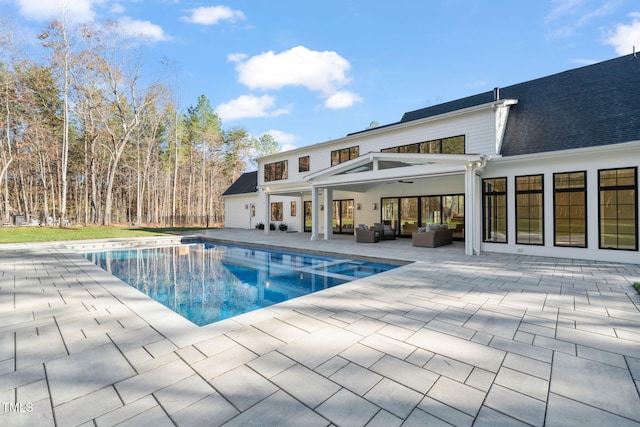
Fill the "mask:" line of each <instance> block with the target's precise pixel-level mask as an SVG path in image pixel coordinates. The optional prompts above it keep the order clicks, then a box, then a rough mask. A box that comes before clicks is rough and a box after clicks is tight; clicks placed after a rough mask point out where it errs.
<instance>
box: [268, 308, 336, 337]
mask: <svg viewBox="0 0 640 427" xmlns="http://www.w3.org/2000/svg"><path fill="white" fill-rule="evenodd" d="M277 319H278V320H280V321H282V322H284V323H286V324H288V325H291V326H295V327H296V328H298V329H302V330H303V331H306V332H313V331H316V330H318V329H321V328H324V327H325V326H327V324H326V323H325V322H322V321H320V320H317V319H314V318H313V317H309V316H305V315H304V314H300V313H296V312H293V313H290V314H285V315H283V316H279V317H277Z"/></svg>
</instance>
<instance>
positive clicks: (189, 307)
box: [82, 242, 397, 326]
mask: <svg viewBox="0 0 640 427" xmlns="http://www.w3.org/2000/svg"><path fill="white" fill-rule="evenodd" d="M82 255H83V256H84V257H86V258H87V259H89V260H90V261H92V262H94V263H95V264H96V265H98V266H99V267H101V268H103V269H104V270H106V271H108V272H109V273H111V274H113V275H114V276H116V277H118V278H119V279H120V280H122V281H124V282H125V283H128V284H129V285H131V286H133V287H135V288H136V289H138V290H140V291H142V292H144V293H145V294H147V295H148V296H149V297H151V298H153V299H155V300H156V301H158V302H160V303H162V304H163V305H165V306H167V307H169V308H170V309H172V310H173V311H175V312H176V313H178V314H180V315H181V316H183V317H185V318H187V319H189V320H190V321H191V322H193V323H195V324H196V325H198V326H204V325H208V324H210V323H213V322H217V321H219V320H223V319H227V318H230V317H233V316H237V315H239V314H242V313H246V312H249V311H252V310H256V309H259V308H263V307H268V306H270V305H273V304H277V303H279V302H282V301H287V300H289V299H292V298H296V297H299V296H302V295H307V294H309V293H312V292H317V291H319V290H322V289H326V288H330V287H333V286H336V285H340V284H342V283H346V282H349V281H352V280H356V279H359V278H362V277H367V276H370V275H372V274H377V273H380V272H383V271H387V270H390V269H393V268H395V267H397V266H396V265H389V264H381V263H374V262H369V261H358V260H350V259H345V258H333V257H327V256H318V255H309V254H303V253H296V252H289V251H279V250H273V249H263V248H255V247H248V246H236V245H228V244H220V243H208V242H207V243H202V242H201V243H190V244H182V245H178V246H169V247H155V248H133V249H121V250H110V251H100V252H88V253H83V254H82Z"/></svg>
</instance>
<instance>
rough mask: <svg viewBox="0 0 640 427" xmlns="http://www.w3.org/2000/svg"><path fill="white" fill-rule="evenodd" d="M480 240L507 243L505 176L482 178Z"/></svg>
mask: <svg viewBox="0 0 640 427" xmlns="http://www.w3.org/2000/svg"><path fill="white" fill-rule="evenodd" d="M482 201H483V203H482V221H483V227H482V240H483V241H484V242H494V243H507V178H489V179H483V180H482Z"/></svg>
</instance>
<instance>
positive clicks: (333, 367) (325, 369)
mask: <svg viewBox="0 0 640 427" xmlns="http://www.w3.org/2000/svg"><path fill="white" fill-rule="evenodd" d="M348 364H349V361H348V360H347V359H343V358H342V357H340V356H336V357H332V358H331V359H329V360H327V361H326V362H324V363H323V364H322V365H320V366H318V367H317V368H316V369H314V371H315V372H317V373H319V374H320V375H322V376H323V377H327V378H328V377H330V376H331V375H333V374H335V373H336V372H337V371H339V370H340V369H342V368H344V367H345V366H346V365H348Z"/></svg>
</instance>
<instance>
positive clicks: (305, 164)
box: [298, 156, 309, 172]
mask: <svg viewBox="0 0 640 427" xmlns="http://www.w3.org/2000/svg"><path fill="white" fill-rule="evenodd" d="M298 172H309V156H304V157H298Z"/></svg>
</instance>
